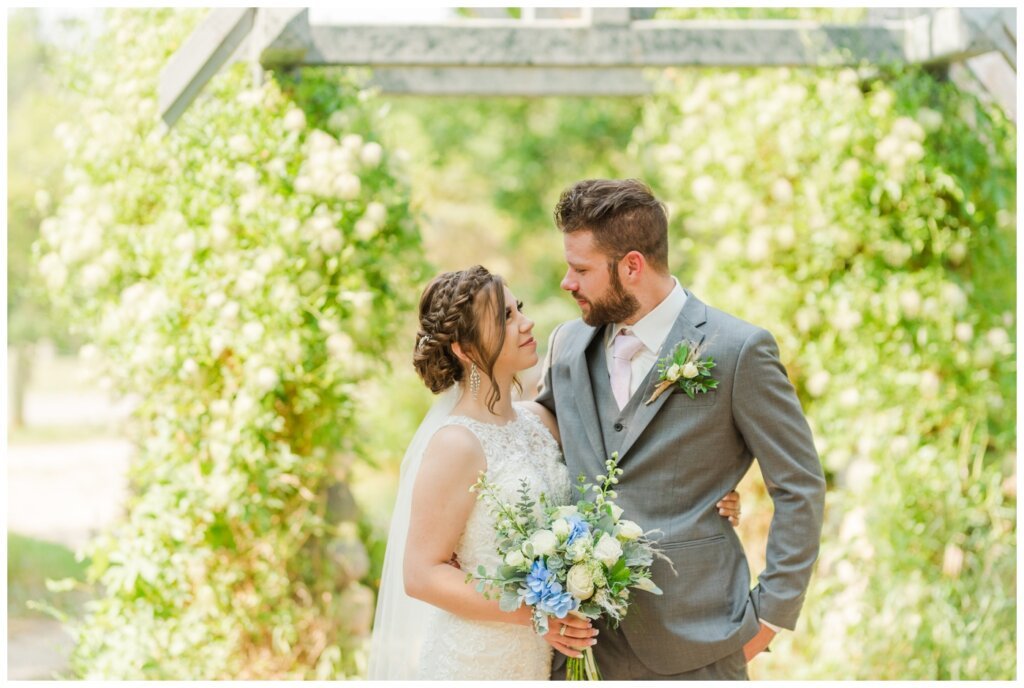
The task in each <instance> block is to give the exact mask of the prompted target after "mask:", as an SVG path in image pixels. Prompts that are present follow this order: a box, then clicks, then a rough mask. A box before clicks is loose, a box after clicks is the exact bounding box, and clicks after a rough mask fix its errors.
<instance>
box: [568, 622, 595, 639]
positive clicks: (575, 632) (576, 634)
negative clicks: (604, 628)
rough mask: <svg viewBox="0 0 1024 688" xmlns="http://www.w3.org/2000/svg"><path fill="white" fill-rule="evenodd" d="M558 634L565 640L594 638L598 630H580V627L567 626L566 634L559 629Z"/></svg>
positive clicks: (588, 627)
mask: <svg viewBox="0 0 1024 688" xmlns="http://www.w3.org/2000/svg"><path fill="white" fill-rule="evenodd" d="M558 634H559V635H560V636H562V637H563V638H593V637H594V636H596V635H597V629H596V628H593V627H592V626H584V627H583V628H580V627H579V626H569V625H568V624H566V626H565V633H562V632H561V629H559V633H558Z"/></svg>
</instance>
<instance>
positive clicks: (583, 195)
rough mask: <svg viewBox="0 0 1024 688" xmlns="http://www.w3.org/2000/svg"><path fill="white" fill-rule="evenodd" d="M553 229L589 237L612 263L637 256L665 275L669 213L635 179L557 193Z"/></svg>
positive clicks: (590, 182)
mask: <svg viewBox="0 0 1024 688" xmlns="http://www.w3.org/2000/svg"><path fill="white" fill-rule="evenodd" d="M555 224H557V225H558V228H559V229H560V230H562V232H564V233H565V234H570V233H572V232H579V231H588V232H592V233H593V235H594V241H595V243H596V244H597V246H598V248H600V249H601V250H602V251H603V252H604V253H605V254H607V255H608V257H609V259H610V260H611V262H612V263H617V262H618V261H619V260H621V259H622V257H623V256H624V255H626V254H627V253H629V252H630V251H639V252H640V253H642V254H643V255H644V258H646V259H647V262H648V263H650V264H651V266H652V267H654V268H655V269H656V270H659V271H661V272H668V213H667V212H666V210H665V205H664V204H663V203H662V202H661V201H659V200H658V199H657V198H655V197H654V193H653V192H652V191H651V189H650V187H649V186H647V185H646V184H644V183H643V182H642V181H640V180H639V179H584V180H583V181H579V182H576V183H575V184H573V185H572V186H570V187H569V188H568V189H566V190H565V191H563V192H562V195H561V197H560V198H559V199H558V204H557V205H556V206H555Z"/></svg>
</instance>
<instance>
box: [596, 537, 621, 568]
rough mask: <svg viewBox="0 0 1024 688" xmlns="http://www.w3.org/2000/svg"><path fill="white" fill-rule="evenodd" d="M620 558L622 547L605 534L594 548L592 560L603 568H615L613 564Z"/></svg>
mask: <svg viewBox="0 0 1024 688" xmlns="http://www.w3.org/2000/svg"><path fill="white" fill-rule="evenodd" d="M621 556H622V545H621V544H619V541H618V540H616V539H615V538H613V537H612V536H611V535H608V534H607V533H605V534H603V535H602V536H601V539H600V540H599V541H598V542H597V545H596V546H595V547H594V558H595V559H597V560H598V561H600V562H601V563H602V564H604V565H605V566H615V562H617V561H618V560H619V557H621Z"/></svg>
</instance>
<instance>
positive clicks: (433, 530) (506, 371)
mask: <svg viewBox="0 0 1024 688" xmlns="http://www.w3.org/2000/svg"><path fill="white" fill-rule="evenodd" d="M419 319H420V332H419V334H418V335H417V341H416V348H415V353H414V355H413V364H414V366H415V368H416V371H417V373H418V374H419V375H420V377H421V378H422V379H423V381H424V383H425V384H426V385H427V386H428V387H429V388H430V390H431V391H432V392H434V393H435V394H438V393H440V397H439V399H438V401H437V402H436V403H435V404H434V406H433V408H431V410H430V412H429V413H428V414H427V417H426V418H425V419H424V420H423V423H422V424H421V425H420V427H419V429H418V430H417V431H416V434H415V435H414V436H413V439H412V442H411V443H410V445H409V449H408V450H407V452H406V455H405V458H404V459H403V460H402V466H401V475H400V479H399V488H398V497H397V500H396V504H395V509H394V511H393V513H392V521H391V529H390V533H389V536H388V547H387V553H386V555H385V560H384V571H383V575H382V579H381V586H380V594H379V596H378V599H377V610H376V615H375V619H374V630H373V640H372V643H371V649H370V660H369V670H368V676H369V678H371V679H414V678H415V679H430V680H444V679H449V680H460V679H478V680H487V679H496V680H547V679H548V678H549V676H550V671H551V656H552V651H553V650H557V651H559V652H561V653H563V654H565V655H567V656H569V657H579V656H581V653H580V651H581V650H583V649H585V648H586V647H588V646H590V645H593V644H594V643H596V642H597V639H596V637H595V636H596V635H597V630H596V629H594V628H593V627H592V626H591V624H590V622H589V621H588V620H586V619H577V618H575V617H572V616H567V617H566V618H565V619H557V618H552V619H551V622H550V624H549V628H548V632H547V634H546V635H544V636H539V635H537V634H536V633H535V632H534V630H533V626H532V623H531V620H530V611H529V609H528V608H527V607H525V606H523V607H520V608H519V609H518V610H516V611H514V612H503V611H501V610H500V609H499V607H498V601H497V600H496V599H490V600H488V599H486V598H485V597H484V596H483V595H481V594H480V593H478V592H477V591H476V586H475V585H473V584H472V583H467V582H466V571H476V569H477V567H478V566H481V565H482V566H484V568H486V569H488V570H494V569H495V568H496V567H497V565H498V564H500V563H501V562H500V559H499V557H498V554H497V551H496V547H495V543H494V519H493V517H492V516H491V514H490V513H489V511H488V510H487V507H486V506H485V505H484V504H482V503H478V502H477V500H476V496H475V495H474V494H473V493H472V492H470V491H469V488H470V486H471V485H473V483H475V482H476V481H477V478H478V477H479V474H480V472H481V471H486V473H487V476H488V479H489V480H490V481H491V482H492V483H495V484H496V485H498V487H499V489H500V490H502V491H504V492H505V496H506V498H507V499H508V500H509V501H510V502H515V501H516V500H517V494H516V493H517V491H518V490H519V488H520V481H521V480H523V479H525V480H526V481H527V482H528V485H529V489H530V491H531V494H532V496H533V497H534V498H536V497H537V496H538V495H539V494H540V493H541V492H543V493H544V494H545V495H546V496H547V499H548V502H549V503H551V504H565V503H568V502H569V501H570V499H571V497H572V495H571V490H572V481H571V480H570V476H569V475H568V471H567V469H566V467H565V464H564V463H563V461H562V454H561V450H560V448H559V437H558V426H557V424H556V422H555V418H554V416H552V415H551V414H550V412H548V411H547V409H545V408H544V407H543V406H541V405H540V404H537V403H535V402H532V401H530V402H516V403H514V404H513V402H512V387H513V385H516V386H518V381H517V380H516V377H515V375H516V373H518V372H519V371H522V370H526V369H528V368H531V367H533V366H534V365H536V363H537V342H536V340H535V339H534V338H533V336H532V335H531V332H532V330H533V321H531V320H530V319H529V318H527V317H526V316H525V315H524V314H523V306H522V303H521V302H517V301H516V299H515V297H514V296H513V295H512V292H511V291H510V290H509V288H508V287H507V286H506V285H505V283H504V281H503V280H502V279H501V277H499V276H498V275H493V274H491V273H489V272H488V271H487V270H486V269H484V268H483V267H481V266H475V267H472V268H469V269H467V270H461V271H457V272H447V273H444V274H442V275H440V276H438V277H436V278H435V279H434V280H433V281H432V282H431V283H430V284H429V285H428V286H427V288H426V290H425V291H424V293H423V296H422V297H421V299H420V306H419ZM720 506H721V507H722V509H721V511H720V513H722V514H723V515H724V516H726V517H729V518H730V520H731V521H733V523H734V524H735V523H736V517H737V516H738V512H739V508H738V502H737V501H736V496H735V493H732V494H730V495H729V497H727V498H726V499H724V500H723V501H722V502H721V503H720ZM535 508H537V509H539V508H540V507H539V506H537V507H535Z"/></svg>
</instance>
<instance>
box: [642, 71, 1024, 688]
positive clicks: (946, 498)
mask: <svg viewBox="0 0 1024 688" xmlns="http://www.w3.org/2000/svg"><path fill="white" fill-rule="evenodd" d="M1015 149H1016V132H1015V129H1014V127H1013V125H1012V123H1011V122H1009V121H1008V120H1007V119H1006V117H1005V116H1004V115H1003V114H1002V113H1001V112H998V111H996V110H993V109H991V108H989V107H986V106H984V105H982V104H981V103H979V102H978V101H977V100H976V99H975V98H974V97H973V96H970V95H967V94H964V93H962V92H960V91H958V90H957V89H956V88H955V87H954V86H952V85H951V84H949V83H943V82H939V81H936V80H935V79H934V78H933V77H932V76H930V75H929V74H927V73H919V72H914V71H908V72H905V73H892V74H883V75H882V76H879V77H877V78H874V77H873V78H870V79H866V80H863V79H862V78H861V77H859V76H858V74H857V73H856V72H854V71H853V70H843V71H841V72H826V71H821V72H818V71H791V70H787V69H779V70H760V71H756V72H737V71H689V72H680V73H678V74H676V75H675V76H674V78H672V79H671V80H669V81H668V82H667V83H666V84H665V87H664V88H663V89H662V90H661V92H660V94H659V95H658V96H657V97H656V98H654V99H653V100H652V102H651V103H650V105H649V107H647V108H645V110H644V116H643V122H642V124H641V126H640V127H639V128H638V130H637V132H636V136H635V139H634V148H633V151H634V152H635V153H636V155H637V156H639V157H640V158H641V159H642V160H643V161H644V163H645V165H646V168H647V172H646V174H645V177H646V178H647V179H648V180H650V181H651V182H652V183H653V185H654V186H655V188H656V190H657V192H658V195H659V197H661V198H663V199H665V200H667V201H668V203H669V205H670V208H671V211H672V213H671V215H672V219H671V230H670V232H671V238H670V241H671V252H672V253H673V254H674V259H673V263H674V265H676V266H678V268H679V269H680V277H681V280H682V281H683V283H684V284H687V285H689V286H691V287H692V289H693V291H694V292H695V293H696V294H697V295H698V296H700V297H701V298H703V299H705V300H707V301H708V302H710V303H711V304H712V305H715V306H718V307H720V308H723V309H725V310H727V311H729V312H732V313H735V314H736V315H738V316H740V317H743V318H744V319H747V320H750V321H752V322H755V323H757V324H759V325H762V326H764V327H766V328H768V329H770V330H771V331H772V332H773V333H774V334H775V336H776V338H777V340H778V343H779V348H780V351H781V354H782V357H783V361H784V363H785V365H786V367H787V370H788V372H789V376H790V378H791V379H792V380H793V382H794V384H795V386H796V389H797V392H798V394H799V395H800V399H801V401H802V403H803V405H804V409H805V411H806V413H807V416H808V419H809V420H810V422H811V424H812V428H813V430H814V435H815V439H816V442H817V444H818V449H819V453H820V455H821V459H822V462H823V464H824V468H825V471H826V475H827V478H828V481H829V485H830V488H831V490H830V493H829V495H828V502H827V516H826V525H825V533H824V541H823V547H822V553H821V557H820V560H819V564H818V568H817V573H816V575H815V577H814V579H813V582H812V589H811V591H810V592H809V595H808V598H807V602H806V605H805V612H804V617H803V621H802V626H801V628H799V629H798V638H797V639H795V640H793V642H792V643H791V644H788V645H787V644H785V643H782V645H784V647H783V648H780V649H779V651H777V652H776V653H774V655H773V656H771V657H769V658H768V659H766V660H765V662H769V664H767V668H766V671H767V672H768V674H771V673H772V671H776V670H777V671H779V672H784V674H785V675H786V676H787V677H788V678H819V679H820V678H853V679H964V680H969V679H1009V678H1012V677H1013V676H1014V674H1015V672H1016V652H1015V646H1016V643H1015V630H1014V626H1015V623H1014V621H1015V615H1016V602H1015V566H1014V560H1015V553H1016V546H1015V514H1016V491H1015V489H1014V488H1013V483H1014V481H1015V451H1016V438H1015V424H1016V412H1015V407H1014V401H1013V400H1014V398H1015V396H1016V380H1015V375H1016V360H1015V345H1014V341H1013V335H1012V332H1013V326H1014V322H1015V321H1014V317H1015V316H1014V312H1015V306H1016V302H1015V298H1016V297H1015V282H1014V277H1013V275H1014V267H1015V258H1016V248H1015V229H1016V227H1015V213H1016V196H1015V183H1016V167H1015ZM740 393H742V392H741V391H740Z"/></svg>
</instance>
